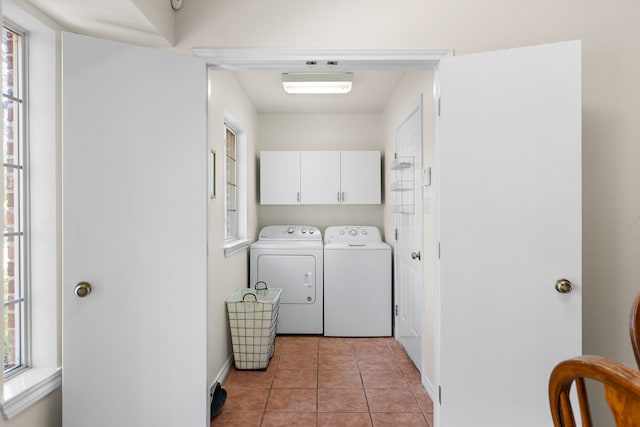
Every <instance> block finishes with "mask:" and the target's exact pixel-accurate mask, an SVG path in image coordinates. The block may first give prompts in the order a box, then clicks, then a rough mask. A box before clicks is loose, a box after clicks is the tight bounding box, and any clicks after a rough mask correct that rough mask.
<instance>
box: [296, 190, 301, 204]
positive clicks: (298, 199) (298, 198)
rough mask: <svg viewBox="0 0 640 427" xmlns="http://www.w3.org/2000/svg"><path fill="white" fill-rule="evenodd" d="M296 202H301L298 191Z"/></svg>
mask: <svg viewBox="0 0 640 427" xmlns="http://www.w3.org/2000/svg"><path fill="white" fill-rule="evenodd" d="M296 200H297V201H298V202H299V201H300V192H299V191H298V193H297V195H296Z"/></svg>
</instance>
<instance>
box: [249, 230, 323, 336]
mask: <svg viewBox="0 0 640 427" xmlns="http://www.w3.org/2000/svg"><path fill="white" fill-rule="evenodd" d="M323 255H324V253H323V242H322V234H321V233H320V230H319V229H318V228H317V227H313V226H308V225H270V226H267V227H264V228H263V229H262V231H261V232H260V237H259V238H258V240H257V241H256V242H255V243H253V244H252V245H251V247H250V257H249V271H250V273H249V280H250V287H255V284H256V283H257V282H259V281H262V282H265V283H266V284H267V286H268V287H269V288H282V296H281V297H280V309H279V314H278V326H277V333H279V334H322V331H323V329H322V328H323V324H322V308H323V293H324V291H323V273H324V271H323Z"/></svg>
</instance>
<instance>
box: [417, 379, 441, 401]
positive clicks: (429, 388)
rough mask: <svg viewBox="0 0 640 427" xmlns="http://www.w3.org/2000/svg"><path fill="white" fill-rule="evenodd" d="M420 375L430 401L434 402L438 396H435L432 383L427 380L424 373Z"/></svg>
mask: <svg viewBox="0 0 640 427" xmlns="http://www.w3.org/2000/svg"><path fill="white" fill-rule="evenodd" d="M420 377H421V380H422V386H423V387H424V389H425V390H426V391H427V394H428V395H429V397H430V398H431V401H433V402H436V401H437V400H438V396H436V393H435V390H434V388H433V385H432V384H431V382H430V381H429V379H428V378H427V376H426V375H420Z"/></svg>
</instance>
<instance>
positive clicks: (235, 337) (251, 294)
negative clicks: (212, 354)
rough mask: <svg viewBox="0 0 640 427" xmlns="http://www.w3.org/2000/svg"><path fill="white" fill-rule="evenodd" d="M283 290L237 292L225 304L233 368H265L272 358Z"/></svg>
mask: <svg viewBox="0 0 640 427" xmlns="http://www.w3.org/2000/svg"><path fill="white" fill-rule="evenodd" d="M281 294H282V289H279V288H272V289H238V290H237V291H235V292H234V293H233V295H231V296H230V297H229V298H228V299H227V301H226V303H227V312H228V314H229V327H230V329H231V344H232V345H233V358H234V359H235V364H236V369H266V368H267V366H268V365H269V359H271V356H273V350H274V345H275V339H276V326H277V323H278V309H279V307H280V295H281Z"/></svg>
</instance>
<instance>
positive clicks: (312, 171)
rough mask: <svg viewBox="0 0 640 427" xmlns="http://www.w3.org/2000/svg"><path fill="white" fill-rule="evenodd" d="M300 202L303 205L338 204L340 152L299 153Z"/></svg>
mask: <svg viewBox="0 0 640 427" xmlns="http://www.w3.org/2000/svg"><path fill="white" fill-rule="evenodd" d="M300 165H301V168H300V190H301V193H302V197H301V201H302V204H305V205H332V204H339V203H340V152H339V151H302V152H300Z"/></svg>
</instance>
